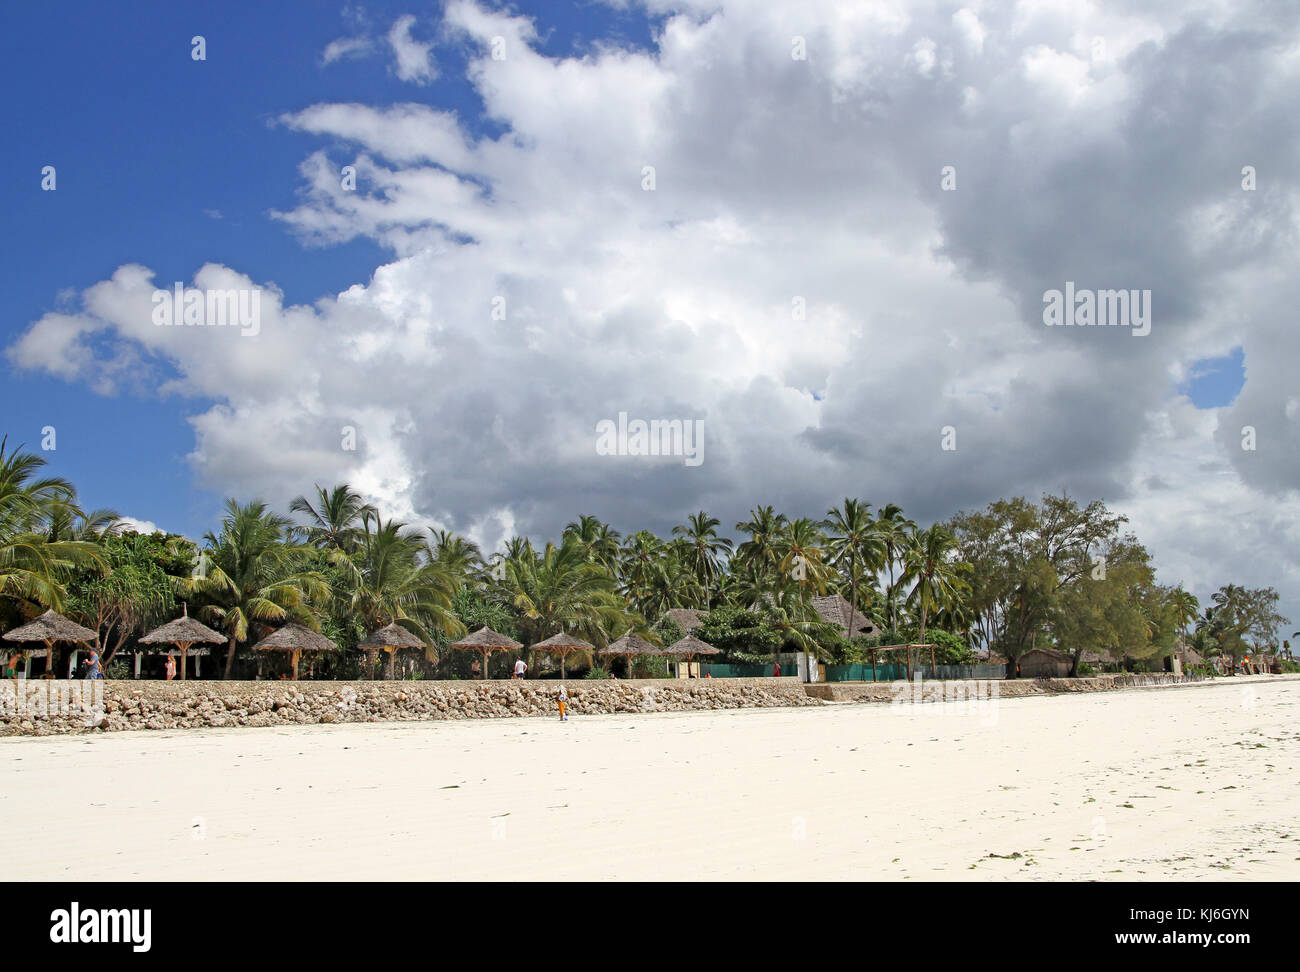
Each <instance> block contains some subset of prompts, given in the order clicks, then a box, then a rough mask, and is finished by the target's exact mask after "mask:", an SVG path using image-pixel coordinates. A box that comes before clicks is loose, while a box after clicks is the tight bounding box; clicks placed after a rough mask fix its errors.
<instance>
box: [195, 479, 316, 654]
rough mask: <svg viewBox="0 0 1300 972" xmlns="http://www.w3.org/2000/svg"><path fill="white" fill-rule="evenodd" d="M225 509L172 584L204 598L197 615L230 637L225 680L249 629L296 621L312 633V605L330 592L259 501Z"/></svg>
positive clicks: (286, 526) (285, 524) (280, 521)
mask: <svg viewBox="0 0 1300 972" xmlns="http://www.w3.org/2000/svg"><path fill="white" fill-rule="evenodd" d="M225 509H226V514H225V517H224V518H223V520H222V524H221V530H220V532H218V533H215V534H214V533H208V534H206V535H205V536H204V538H203V539H204V543H205V547H204V548H203V549H201V550H200V551H199V553H198V556H197V558H196V561H195V565H194V570H193V571H192V573H191V574H190V576H189V577H187V578H180V579H178V582H177V586H178V588H179V590H180V591H181V593H183V594H186V595H202V596H204V597H206V598H207V600H208V602H209V603H207V604H205V605H203V606H202V607H201V608H200V609H199V616H200V617H201V618H202V619H203V620H204V621H205V622H207V623H208V624H210V625H212V626H213V627H214V628H217V629H218V630H220V631H221V632H222V633H224V634H225V635H226V637H227V638H228V639H229V641H228V642H227V648H226V665H225V671H224V677H225V678H229V677H230V669H231V667H232V666H233V665H234V662H235V651H236V649H237V648H238V647H239V645H240V643H241V642H244V641H247V640H248V638H249V635H250V633H251V630H252V627H253V625H261V626H262V627H263V628H270V627H273V626H274V625H276V624H279V623H280V622H284V621H296V622H297V623H299V624H301V625H303V626H305V627H308V628H311V629H312V630H313V631H315V630H316V629H317V628H319V627H320V624H319V622H318V621H317V619H316V613H315V612H314V611H313V610H312V607H311V604H312V602H313V601H315V602H317V603H321V604H323V603H325V602H327V601H328V599H329V597H330V594H331V592H330V588H329V585H328V584H327V583H326V581H325V578H324V577H323V576H321V574H320V573H318V572H316V571H314V570H310V569H307V566H306V564H307V559H306V555H307V553H308V550H309V548H304V547H300V546H298V545H295V544H293V543H290V542H288V540H289V537H290V535H291V534H290V531H291V530H292V528H293V523H292V521H291V520H290V519H289V518H288V517H284V516H280V515H279V514H276V513H272V512H271V511H270V510H268V509H267V506H266V504H265V503H263V502H261V501H260V500H255V501H253V502H251V503H247V504H244V505H240V504H239V503H238V502H237V501H236V500H233V499H228V500H226V507H225Z"/></svg>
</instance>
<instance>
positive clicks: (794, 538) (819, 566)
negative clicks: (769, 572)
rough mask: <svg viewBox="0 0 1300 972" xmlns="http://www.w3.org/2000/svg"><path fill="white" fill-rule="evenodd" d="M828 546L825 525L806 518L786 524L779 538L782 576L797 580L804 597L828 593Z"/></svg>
mask: <svg viewBox="0 0 1300 972" xmlns="http://www.w3.org/2000/svg"><path fill="white" fill-rule="evenodd" d="M825 545H826V536H825V534H823V533H822V531H821V524H820V523H818V522H817V521H816V520H811V519H809V518H808V517H806V516H801V517H799V518H798V519H797V520H790V521H788V522H787V523H785V524H784V525H783V527H782V529H781V532H780V534H779V535H778V536H777V538H776V551H777V554H778V555H779V557H780V558H781V559H780V562H779V564H778V566H779V568H780V571H781V575H782V576H783V577H789V578H791V579H792V580H794V582H795V583H796V584H797V585H798V589H799V591H800V593H801V594H802V595H805V596H806V595H807V594H809V593H815V594H825V593H826V579H827V575H828V574H829V569H828V568H827V566H826V563H825V561H824V557H825Z"/></svg>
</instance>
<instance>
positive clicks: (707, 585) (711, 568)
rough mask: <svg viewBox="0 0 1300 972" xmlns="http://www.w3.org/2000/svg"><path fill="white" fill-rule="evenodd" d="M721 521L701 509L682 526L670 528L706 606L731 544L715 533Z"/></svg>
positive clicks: (720, 575) (716, 583) (721, 571)
mask: <svg viewBox="0 0 1300 972" xmlns="http://www.w3.org/2000/svg"><path fill="white" fill-rule="evenodd" d="M720 526H722V522H721V521H720V520H718V519H717V518H716V517H712V516H709V514H707V513H705V512H704V511H703V510H700V512H698V513H692V514H691V515H690V516H689V517H688V518H687V521H686V524H685V525H683V526H675V527H673V536H676V537H681V539H682V541H683V543H684V544H685V547H686V551H687V552H686V554H685V557H684V560H685V562H686V564H687V566H689V567H690V568H691V570H693V571H694V572H695V578H696V580H698V581H699V584H700V587H702V588H703V589H704V591H705V592H706V603H705V605H702V606H707V604H708V601H709V600H711V594H712V593H713V591H714V589H715V588H716V587H717V585H718V582H719V580H720V579H721V577H722V573H723V568H724V563H725V561H726V560H729V559H730V558H731V554H732V543H731V541H730V540H728V539H727V538H725V537H719V536H718V527H720Z"/></svg>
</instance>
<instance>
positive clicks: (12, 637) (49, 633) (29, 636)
mask: <svg viewBox="0 0 1300 972" xmlns="http://www.w3.org/2000/svg"><path fill="white" fill-rule="evenodd" d="M4 639H5V641H43V642H45V643H46V644H47V645H48V644H50V643H51V642H55V641H94V640H95V632H93V631H91V630H90V629H89V628H83V627H82V626H81V625H79V624H77V622H75V621H72V620H69V619H68V618H65V617H64V616H63V615H62V614H60V613H59V612H58V611H55V610H49V611H46V612H45V613H44V614H42V615H41V616H40V617H39V618H33V619H32V620H31V621H28V622H27V623H26V624H24V625H22V626H21V627H17V628H14V629H13V630H12V631H6V632H5V634H4Z"/></svg>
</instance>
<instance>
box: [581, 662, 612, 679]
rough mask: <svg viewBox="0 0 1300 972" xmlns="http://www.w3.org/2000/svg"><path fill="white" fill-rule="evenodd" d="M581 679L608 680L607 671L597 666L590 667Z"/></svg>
mask: <svg viewBox="0 0 1300 972" xmlns="http://www.w3.org/2000/svg"><path fill="white" fill-rule="evenodd" d="M582 677H583V678H590V679H602V678H609V669H608V668H602V667H600V666H599V665H592V666H591V668H589V669H587V674H586V675H584V676H582Z"/></svg>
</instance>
